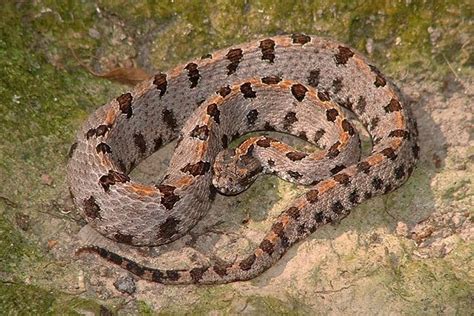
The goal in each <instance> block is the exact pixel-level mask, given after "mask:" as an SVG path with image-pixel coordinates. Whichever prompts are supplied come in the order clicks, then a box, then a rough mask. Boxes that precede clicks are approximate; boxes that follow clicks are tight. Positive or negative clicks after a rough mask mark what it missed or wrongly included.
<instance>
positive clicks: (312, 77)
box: [307, 69, 321, 88]
mask: <svg viewBox="0 0 474 316" xmlns="http://www.w3.org/2000/svg"><path fill="white" fill-rule="evenodd" d="M320 73H321V70H319V69H313V70H311V71H310V72H309V75H308V78H307V80H308V84H309V85H310V86H311V87H314V88H316V87H317V86H318V84H319V75H320Z"/></svg>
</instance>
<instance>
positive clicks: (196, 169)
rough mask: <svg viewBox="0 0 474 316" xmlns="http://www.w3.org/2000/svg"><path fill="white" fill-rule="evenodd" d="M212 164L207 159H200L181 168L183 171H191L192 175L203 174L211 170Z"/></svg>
mask: <svg viewBox="0 0 474 316" xmlns="http://www.w3.org/2000/svg"><path fill="white" fill-rule="evenodd" d="M210 167H211V164H210V163H209V162H207V161H199V162H197V163H195V164H191V163H188V164H187V165H186V166H185V167H183V168H181V171H182V172H185V173H189V174H191V175H192V176H194V177H196V176H202V175H204V174H205V173H206V172H208V171H209V169H210Z"/></svg>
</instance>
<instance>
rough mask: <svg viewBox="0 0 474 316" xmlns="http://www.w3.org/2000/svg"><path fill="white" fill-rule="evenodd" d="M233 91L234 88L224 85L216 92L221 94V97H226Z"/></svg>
mask: <svg viewBox="0 0 474 316" xmlns="http://www.w3.org/2000/svg"><path fill="white" fill-rule="evenodd" d="M231 91H232V90H231V89H230V87H229V86H224V87H221V88H220V89H219V90H217V91H216V93H217V94H219V95H220V96H221V97H223V98H225V97H226V96H227V95H229V93H230V92H231Z"/></svg>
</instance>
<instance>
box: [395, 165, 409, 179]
mask: <svg viewBox="0 0 474 316" xmlns="http://www.w3.org/2000/svg"><path fill="white" fill-rule="evenodd" d="M393 173H394V174H395V179H397V180H400V179H403V178H404V177H405V174H406V173H405V166H404V165H401V166H398V167H396V168H395V170H394V171H393Z"/></svg>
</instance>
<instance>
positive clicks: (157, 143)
mask: <svg viewBox="0 0 474 316" xmlns="http://www.w3.org/2000/svg"><path fill="white" fill-rule="evenodd" d="M153 144H154V145H153V151H157V150H158V149H160V148H161V146H163V138H161V137H160V136H159V137H157V138H155V139H154V140H153Z"/></svg>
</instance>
